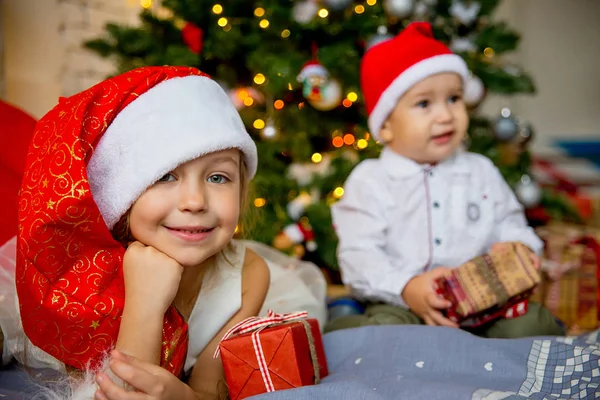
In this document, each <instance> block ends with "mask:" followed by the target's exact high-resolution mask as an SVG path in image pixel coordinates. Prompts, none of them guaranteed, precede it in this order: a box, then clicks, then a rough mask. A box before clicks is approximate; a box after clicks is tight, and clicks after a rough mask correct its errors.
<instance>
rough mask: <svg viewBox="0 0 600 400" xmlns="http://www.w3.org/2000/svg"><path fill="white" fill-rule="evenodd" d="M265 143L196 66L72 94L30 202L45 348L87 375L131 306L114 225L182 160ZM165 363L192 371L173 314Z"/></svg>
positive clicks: (25, 252) (23, 285)
mask: <svg viewBox="0 0 600 400" xmlns="http://www.w3.org/2000/svg"><path fill="white" fill-rule="evenodd" d="M228 148H238V149H240V150H241V152H242V154H243V156H244V159H245V162H246V164H247V166H248V174H249V176H250V177H252V176H253V175H254V173H255V171H256V164H257V156H256V147H255V145H254V142H253V141H252V140H251V138H250V136H249V135H248V133H247V132H246V130H245V129H244V125H243V124H242V121H241V119H240V117H239V114H238V113H237V112H236V110H235V109H234V107H233V105H232V104H231V102H230V101H229V99H228V97H227V95H226V94H225V93H224V92H223V90H222V89H221V87H220V86H219V85H218V84H217V83H216V82H214V81H213V80H211V79H210V78H208V77H207V76H206V75H204V74H202V73H201V72H200V71H198V70H196V69H194V68H187V67H185V68H184V67H148V68H140V69H136V70H133V71H130V72H128V73H125V74H122V75H119V76H116V77H114V78H111V79H108V80H106V81H104V82H101V83H99V84H97V85H96V86H94V87H92V88H90V89H88V90H86V91H83V92H81V93H79V94H76V95H74V96H72V97H69V98H66V99H61V101H60V102H59V104H58V105H57V106H56V107H54V108H53V109H52V110H50V111H49V112H48V113H47V114H46V115H45V116H44V117H43V118H42V119H41V120H40V121H39V123H38V124H37V127H36V130H35V133H34V135H33V139H32V144H31V146H30V149H29V153H28V155H27V160H26V165H27V168H26V170H25V174H24V177H23V182H22V185H21V191H20V195H19V224H20V225H19V234H18V241H17V267H16V268H17V270H16V277H17V278H16V287H17V293H18V297H19V303H20V309H21V315H22V316H26V317H24V318H23V321H22V322H23V328H24V330H25V333H26V335H27V336H28V337H29V339H30V340H31V341H32V342H33V344H35V345H36V346H38V347H40V348H41V349H42V350H44V351H46V352H47V353H50V354H51V355H52V356H54V357H55V358H57V359H59V360H60V361H62V362H64V363H66V364H69V365H71V366H74V367H77V368H84V367H85V366H86V365H88V364H90V365H92V366H94V365H97V364H98V363H99V361H100V360H101V358H102V356H103V353H104V352H106V351H107V350H108V349H110V348H111V347H113V346H114V344H115V342H116V339H117V334H118V331H119V324H120V318H121V313H122V311H123V304H124V299H125V293H124V282H123V271H122V260H123V255H124V252H125V249H124V247H123V246H122V245H121V244H120V243H119V242H117V241H116V240H115V239H113V237H112V235H111V232H110V229H111V228H112V227H113V226H114V224H115V223H116V222H117V221H118V220H119V219H120V217H121V216H122V215H123V214H124V213H125V212H126V211H127V210H128V209H129V207H130V206H131V205H132V204H133V202H134V201H135V200H136V199H137V197H138V196H139V195H140V194H142V192H143V191H144V190H145V189H146V188H147V187H149V186H150V185H152V184H153V183H154V182H155V181H156V180H157V179H158V178H160V177H161V176H163V175H164V174H165V173H167V172H169V171H171V170H172V169H174V168H175V167H177V166H178V165H180V164H182V163H184V162H186V161H189V160H192V159H194V158H196V157H198V156H201V155H203V154H207V153H210V152H214V151H218V150H223V149H228ZM163 343H165V346H167V347H165V348H163V351H162V352H161V354H163V355H164V358H163V359H162V360H161V365H162V366H163V367H165V368H166V369H168V370H170V371H171V372H173V373H174V374H178V373H179V372H180V371H181V368H182V367H183V362H184V360H185V354H186V351H187V325H186V324H185V322H184V321H183V319H182V317H181V315H180V314H179V313H178V312H177V311H176V310H175V309H174V308H173V307H171V308H169V310H168V311H167V313H166V314H165V319H164V327H163Z"/></svg>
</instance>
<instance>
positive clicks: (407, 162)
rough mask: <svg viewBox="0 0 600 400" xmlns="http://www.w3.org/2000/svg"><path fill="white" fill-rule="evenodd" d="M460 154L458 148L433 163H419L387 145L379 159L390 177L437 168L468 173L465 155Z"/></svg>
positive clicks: (407, 175)
mask: <svg viewBox="0 0 600 400" xmlns="http://www.w3.org/2000/svg"><path fill="white" fill-rule="evenodd" d="M461 154H464V151H463V150H458V151H456V152H455V153H454V155H452V156H451V157H450V158H448V159H447V160H444V161H442V162H441V163H438V164H435V165H432V164H419V163H417V162H416V161H414V160H411V159H410V158H407V157H404V156H401V155H400V154H398V153H396V152H395V151H393V150H391V149H390V148H389V147H384V148H383V150H382V151H381V155H380V156H379V159H380V160H381V162H382V163H383V166H384V168H385V170H386V172H387V173H388V174H390V175H391V176H392V177H395V178H406V177H409V176H413V175H416V174H422V173H423V172H424V171H430V170H437V169H440V170H450V171H452V172H453V173H468V172H469V167H468V165H467V162H466V160H465V157H460V155H461Z"/></svg>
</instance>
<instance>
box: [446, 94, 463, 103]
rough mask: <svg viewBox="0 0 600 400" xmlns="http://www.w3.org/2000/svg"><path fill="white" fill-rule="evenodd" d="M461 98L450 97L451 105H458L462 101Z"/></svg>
mask: <svg viewBox="0 0 600 400" xmlns="http://www.w3.org/2000/svg"><path fill="white" fill-rule="evenodd" d="M460 99H461V97H460V96H450V98H449V99H448V102H449V103H458V102H459V101H460Z"/></svg>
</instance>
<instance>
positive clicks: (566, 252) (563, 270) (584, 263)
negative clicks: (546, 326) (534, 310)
mask: <svg viewBox="0 0 600 400" xmlns="http://www.w3.org/2000/svg"><path fill="white" fill-rule="evenodd" d="M537 232H538V234H539V236H540V237H541V238H542V239H543V240H544V242H545V245H546V246H545V251H544V256H543V258H542V270H543V272H544V276H543V278H544V279H543V281H542V284H541V285H540V290H538V292H537V293H536V294H535V296H534V297H535V299H536V300H537V301H539V302H540V303H542V304H543V305H544V306H545V307H546V308H548V309H549V310H550V311H551V312H552V313H553V314H554V315H555V316H556V317H557V318H558V319H560V320H561V321H562V322H563V323H564V324H565V326H566V327H567V329H568V331H569V333H573V334H575V333H579V332H582V331H590V330H594V329H597V328H598V327H600V323H599V321H600V230H598V229H594V228H591V227H589V226H579V225H573V224H564V223H553V224H550V225H548V226H545V227H542V228H539V229H538V230H537Z"/></svg>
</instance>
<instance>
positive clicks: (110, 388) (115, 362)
mask: <svg viewBox="0 0 600 400" xmlns="http://www.w3.org/2000/svg"><path fill="white" fill-rule="evenodd" d="M111 358H112V359H111V361H110V369H111V370H112V372H113V373H114V374H115V375H116V376H118V377H119V378H121V379H123V381H125V382H127V383H128V384H130V385H131V386H133V387H134V388H136V389H137V391H135V392H128V391H127V390H125V389H123V388H122V387H120V386H118V385H116V384H115V383H114V382H113V381H112V380H111V379H110V377H109V376H108V375H106V374H105V373H104V372H101V373H99V374H98V376H97V378H96V382H97V383H98V386H99V389H98V390H97V391H96V396H95V398H96V399H98V400H142V399H145V400H147V399H162V400H169V399H173V400H188V399H189V400H192V399H193V400H197V399H198V397H197V396H196V393H194V391H193V390H192V388H190V387H189V386H188V385H186V384H185V383H183V382H181V381H180V380H179V379H177V378H176V377H175V376H174V375H173V374H171V373H170V372H169V371H167V370H166V369H163V368H161V367H159V366H157V365H154V364H151V363H147V362H143V361H140V360H137V359H136V358H134V357H131V356H128V355H126V354H124V353H121V352H120V351H118V350H113V352H112V353H111Z"/></svg>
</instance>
